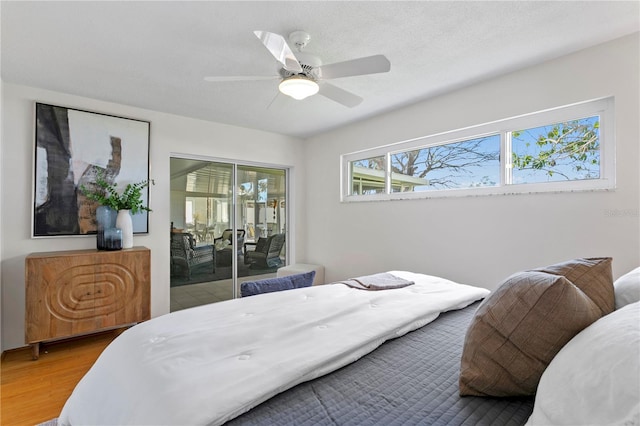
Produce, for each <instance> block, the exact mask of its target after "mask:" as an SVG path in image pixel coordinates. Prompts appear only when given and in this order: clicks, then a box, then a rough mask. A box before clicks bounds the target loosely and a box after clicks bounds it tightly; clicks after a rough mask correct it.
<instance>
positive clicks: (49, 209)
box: [32, 103, 151, 237]
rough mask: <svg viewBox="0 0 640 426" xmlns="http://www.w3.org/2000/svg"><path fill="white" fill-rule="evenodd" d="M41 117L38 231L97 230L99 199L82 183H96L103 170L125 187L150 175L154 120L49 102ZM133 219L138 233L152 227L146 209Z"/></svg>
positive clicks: (38, 119)
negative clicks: (89, 194)
mask: <svg viewBox="0 0 640 426" xmlns="http://www.w3.org/2000/svg"><path fill="white" fill-rule="evenodd" d="M35 119H36V120H35V121H36V122H35V149H34V151H35V153H34V174H35V176H34V185H33V186H34V192H33V226H32V236H33V237H54V236H74V235H88V234H95V233H96V221H95V217H96V215H95V209H96V207H98V205H97V203H96V202H95V201H91V200H88V199H87V198H86V197H85V196H84V194H83V193H82V191H81V190H80V188H81V187H82V186H84V187H85V188H88V189H91V188H93V187H95V181H96V177H97V176H102V177H103V178H104V179H105V180H107V181H108V182H109V183H115V184H117V187H118V188H120V189H124V187H125V186H126V185H127V184H128V183H136V182H141V181H144V180H148V179H149V130H150V126H151V123H150V122H148V121H142V120H135V119H131V118H124V117H116V116H113V115H107V114H100V113H96V112H89V111H82V110H78V109H72V108H66V107H61V106H55V105H48V104H43V103H36V104H35ZM143 203H144V205H147V206H148V205H149V204H148V203H149V188H148V187H146V188H144V191H143ZM132 219H133V231H134V233H138V234H141V233H142V234H143V233H147V232H148V231H149V218H148V213H147V212H146V211H144V212H142V213H139V214H136V215H133V217H132Z"/></svg>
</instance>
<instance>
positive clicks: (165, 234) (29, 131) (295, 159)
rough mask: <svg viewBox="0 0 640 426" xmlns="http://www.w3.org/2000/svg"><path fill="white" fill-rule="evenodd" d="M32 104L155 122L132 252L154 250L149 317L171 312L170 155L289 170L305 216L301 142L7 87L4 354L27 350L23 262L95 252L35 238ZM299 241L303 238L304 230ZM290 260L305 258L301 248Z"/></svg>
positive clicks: (84, 244) (75, 241)
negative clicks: (47, 254) (142, 215)
mask: <svg viewBox="0 0 640 426" xmlns="http://www.w3.org/2000/svg"><path fill="white" fill-rule="evenodd" d="M34 101H39V102H44V103H50V104H54V105H61V106H67V107H72V108H78V109H84V110H89V111H96V112H101V113H106V114H112V115H119V116H125V117H132V118H137V119H141V120H148V121H150V122H151V145H150V177H151V178H152V179H154V180H155V182H156V185H155V186H151V188H150V191H151V192H150V207H151V208H152V209H153V212H152V213H150V215H149V221H150V223H149V234H148V235H143V236H135V237H134V244H135V245H144V246H147V247H149V248H151V266H152V272H151V287H152V288H151V315H152V316H153V317H155V316H158V315H162V314H165V313H167V312H169V226H170V222H171V219H170V217H169V211H170V208H169V206H170V190H169V186H170V179H169V157H170V154H171V153H179V154H187V155H202V156H206V157H207V158H226V159H241V160H242V161H254V162H260V163H266V164H274V165H284V166H292V167H293V170H292V174H293V179H294V181H295V185H294V186H293V188H292V190H291V194H292V195H293V201H294V208H295V211H296V212H298V213H300V214H304V205H303V203H304V195H303V194H298V189H297V188H304V178H305V175H304V174H301V173H299V170H300V169H301V167H300V165H301V163H302V158H303V152H304V144H303V143H302V142H301V141H300V140H299V139H296V138H290V137H286V136H282V135H277V134H273V133H266V132H260V131H255V130H249V129H244V128H239V127H234V126H228V125H222V124H217V123H212V122H206V121H200V120H193V119H189V118H184V117H179V116H175V115H170V114H162V113H158V112H154V111H149V110H143V109H138V108H132V107H128V106H125V105H117V104H113V103H107V102H101V101H96V100H92V99H86V98H81V97H77V96H71V95H67V94H62V93H55V92H50V91H44V90H40V89H36V88H30V87H24V86H17V85H12V84H7V83H3V84H2V147H1V149H2V159H1V161H2V163H1V165H2V170H1V173H0V180H1V181H2V182H3V185H2V189H1V192H0V200H1V201H2V203H1V209H0V218H1V220H2V222H1V225H0V235H2V240H1V241H2V244H1V247H0V252H1V254H2V263H1V264H0V266H1V268H2V269H1V271H2V275H1V280H2V281H1V285H2V297H1V300H2V309H1V314H2V348H1V350H7V349H11V348H15V347H20V346H23V345H24V304H25V291H24V261H25V257H26V255H27V254H29V253H31V252H42V251H54V250H55V251H58V250H74V249H86V248H95V237H92V236H88V237H70V238H61V237H58V238H47V239H32V238H31V237H30V232H31V200H32V192H33V189H32V188H33V186H32V185H33V182H32V166H33V144H34V133H33V132H34ZM295 224H296V222H291V221H290V225H292V226H294V227H295V229H294V230H295V232H296V234H300V235H304V234H305V231H304V230H301V231H298V226H296V225H295ZM291 243H292V244H293V250H292V253H294V257H295V256H301V253H298V251H297V250H296V247H302V245H301V244H297V242H296V241H292V242H291Z"/></svg>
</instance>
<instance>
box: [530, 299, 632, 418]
mask: <svg viewBox="0 0 640 426" xmlns="http://www.w3.org/2000/svg"><path fill="white" fill-rule="evenodd" d="M638 424H640V302H636V303H633V304H630V305H627V306H625V307H624V308H621V309H620V310H617V311H614V312H612V313H610V314H609V315H605V316H604V317H602V318H600V319H599V320H598V321H596V322H594V323H593V324H591V325H590V326H589V327H587V328H585V329H584V330H582V331H581V332H580V333H578V334H577V335H576V336H575V337H574V338H573V339H571V340H570V341H569V343H567V344H566V345H565V346H564V347H563V348H562V349H561V350H560V352H558V354H557V355H556V356H555V358H553V360H552V361H551V363H550V364H549V366H548V367H547V369H546V370H545V371H544V373H543V374H542V377H541V379H540V383H539V385H538V391H537V394H536V400H535V404H534V407H533V413H532V414H531V417H529V421H528V422H527V425H529V426H533V425H638Z"/></svg>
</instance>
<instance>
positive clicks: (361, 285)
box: [339, 272, 415, 290]
mask: <svg viewBox="0 0 640 426" xmlns="http://www.w3.org/2000/svg"><path fill="white" fill-rule="evenodd" d="M339 282H340V283H342V284H346V285H348V286H349V287H353V288H357V289H360V290H390V289H394V288H402V287H406V286H409V285H413V284H415V283H414V282H413V281H408V280H405V279H404V278H400V277H396V276H395V275H392V274H389V273H388V272H381V273H379V274H373V275H365V276H362V277H357V278H350V279H348V280H345V281H339Z"/></svg>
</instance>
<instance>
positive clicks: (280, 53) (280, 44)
mask: <svg viewBox="0 0 640 426" xmlns="http://www.w3.org/2000/svg"><path fill="white" fill-rule="evenodd" d="M253 33H254V34H255V35H256V37H258V38H259V39H260V41H261V42H262V44H264V45H265V47H266V48H267V50H269V52H271V54H272V55H273V56H274V57H275V58H276V59H277V60H278V62H280V63H281V64H282V65H284V68H285V69H286V70H288V71H291V72H297V73H301V72H302V67H301V66H300V63H299V62H298V59H296V55H294V54H293V51H292V50H291V48H290V47H289V45H288V44H287V41H286V40H285V39H284V37H282V36H281V35H280V34H275V33H270V32H268V31H254V32H253Z"/></svg>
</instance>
